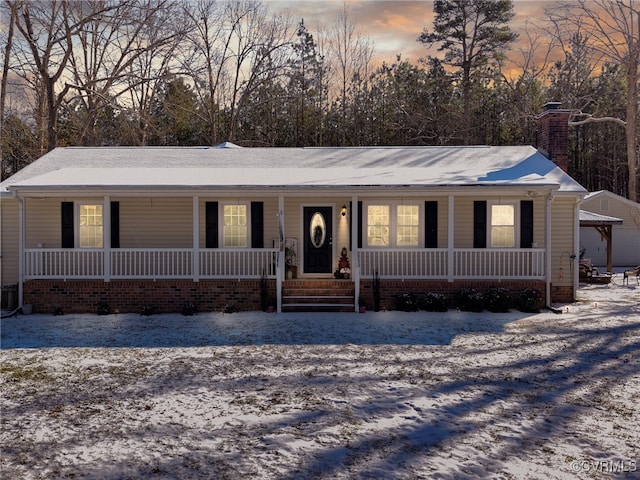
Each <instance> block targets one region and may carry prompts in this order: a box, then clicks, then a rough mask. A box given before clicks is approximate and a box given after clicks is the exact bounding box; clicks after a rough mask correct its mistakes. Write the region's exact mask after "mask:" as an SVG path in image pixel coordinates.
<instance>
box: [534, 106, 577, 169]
mask: <svg viewBox="0 0 640 480" xmlns="http://www.w3.org/2000/svg"><path fill="white" fill-rule="evenodd" d="M560 105H561V103H560V102H548V103H546V104H545V105H544V108H545V110H544V112H542V113H541V114H540V115H539V116H538V151H540V153H542V154H543V155H544V156H545V157H547V158H548V159H549V160H551V161H552V162H554V163H555V164H556V165H558V166H559V167H560V168H561V169H562V170H564V171H565V172H567V171H568V168H569V116H570V115H571V111H570V110H563V109H561V108H560Z"/></svg>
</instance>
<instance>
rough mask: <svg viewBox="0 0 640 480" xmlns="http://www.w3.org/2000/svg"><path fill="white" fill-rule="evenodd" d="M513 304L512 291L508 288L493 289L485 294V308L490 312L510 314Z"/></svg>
mask: <svg viewBox="0 0 640 480" xmlns="http://www.w3.org/2000/svg"><path fill="white" fill-rule="evenodd" d="M511 304H512V300H511V291H510V290H509V289H508V288H503V287H491V288H489V289H488V290H487V291H486V292H484V306H485V307H486V309H487V310H489V311H490V312H495V313H498V312H508V311H509V309H510V308H511Z"/></svg>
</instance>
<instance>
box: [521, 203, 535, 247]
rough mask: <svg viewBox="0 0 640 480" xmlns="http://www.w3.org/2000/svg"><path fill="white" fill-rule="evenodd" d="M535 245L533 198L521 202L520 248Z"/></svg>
mask: <svg viewBox="0 0 640 480" xmlns="http://www.w3.org/2000/svg"><path fill="white" fill-rule="evenodd" d="M532 246H533V200H522V201H521V202H520V248H531V247H532Z"/></svg>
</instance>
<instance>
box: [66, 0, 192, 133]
mask: <svg viewBox="0 0 640 480" xmlns="http://www.w3.org/2000/svg"><path fill="white" fill-rule="evenodd" d="M109 4H111V5H113V8H111V9H109V8H108V7H107V5H109ZM177 7H178V6H177V4H176V2H175V1H174V0H142V1H140V0H121V1H120V2H118V3H116V4H113V2H108V1H107V0H98V1H95V2H91V3H89V4H83V3H74V4H73V5H72V8H70V9H69V13H70V15H71V18H72V20H73V21H74V22H76V23H80V21H81V19H82V18H83V17H85V16H87V15H88V16H89V17H90V20H89V21H87V22H84V23H83V27H82V28H81V29H79V31H78V33H77V35H76V45H75V47H74V48H73V49H72V52H71V55H70V57H69V69H70V76H71V79H72V80H73V81H72V82H71V79H70V81H69V82H68V83H67V84H68V85H69V86H70V88H71V89H74V90H75V91H77V95H76V96H74V97H71V96H69V100H70V101H75V102H76V104H78V105H79V108H76V109H75V110H76V113H78V114H79V117H80V118H79V119H78V120H79V129H80V138H81V141H82V142H83V143H85V144H89V145H92V144H96V143H99V142H100V138H99V136H100V135H99V133H98V132H96V130H95V127H96V117H97V116H98V114H99V112H100V110H101V109H102V108H103V107H104V106H106V105H111V106H115V107H116V108H118V107H119V105H117V103H116V101H117V99H118V98H119V97H122V96H124V95H125V93H126V92H127V91H129V90H131V89H134V90H135V89H137V88H142V87H141V85H142V84H144V83H149V82H150V83H153V82H154V80H155V79H156V78H157V77H158V76H159V75H160V76H162V75H164V74H165V72H166V71H167V69H169V68H170V65H169V63H171V60H172V59H173V52H174V51H175V49H176V48H177V45H178V43H179V42H180V41H181V39H182V36H183V35H184V33H185V30H186V24H185V22H183V21H181V18H180V13H181V10H180V9H178V8H177ZM89 9H90V10H89ZM92 12H96V13H95V14H94V13H92ZM97 12H102V13H101V14H98V13H97ZM141 60H142V61H141ZM150 64H155V65H156V66H158V65H160V66H161V69H160V70H158V68H155V69H150V68H149V65H150ZM144 65H146V66H147V68H145V69H143V70H141V71H138V70H137V68H133V67H134V66H135V67H141V66H144Z"/></svg>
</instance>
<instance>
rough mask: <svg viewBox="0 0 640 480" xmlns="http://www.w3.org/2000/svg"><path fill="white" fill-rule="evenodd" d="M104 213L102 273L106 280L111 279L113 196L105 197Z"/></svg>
mask: <svg viewBox="0 0 640 480" xmlns="http://www.w3.org/2000/svg"><path fill="white" fill-rule="evenodd" d="M102 208H103V209H104V212H103V213H104V215H103V216H102V218H103V219H104V221H103V222H102V223H103V225H102V229H103V240H102V241H103V243H104V257H103V259H102V261H103V264H102V275H103V278H104V281H105V282H110V281H111V197H108V196H105V197H104V205H103V207H102Z"/></svg>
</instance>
